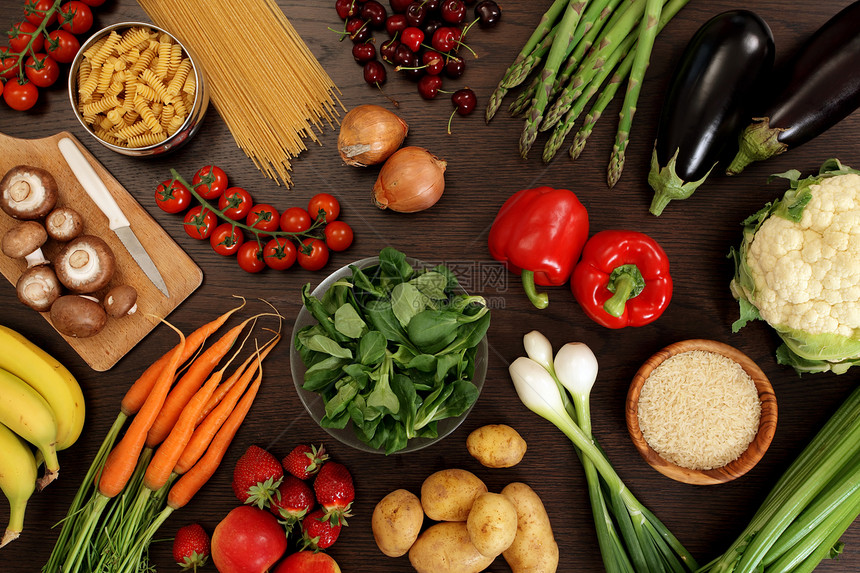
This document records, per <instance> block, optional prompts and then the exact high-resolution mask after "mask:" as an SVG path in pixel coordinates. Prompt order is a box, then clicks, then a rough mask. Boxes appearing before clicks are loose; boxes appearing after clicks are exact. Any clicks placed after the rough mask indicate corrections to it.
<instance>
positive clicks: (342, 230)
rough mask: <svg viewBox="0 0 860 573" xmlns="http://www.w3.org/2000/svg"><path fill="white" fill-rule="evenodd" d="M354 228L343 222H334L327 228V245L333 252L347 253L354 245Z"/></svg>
mask: <svg viewBox="0 0 860 573" xmlns="http://www.w3.org/2000/svg"><path fill="white" fill-rule="evenodd" d="M352 236H353V235H352V227H350V226H349V225H347V224H346V223H344V222H343V221H333V222H331V223H329V224H328V225H326V226H325V244H326V245H328V248H329V249H331V250H332V251H345V250H346V249H348V248H349V246H350V245H351V244H352Z"/></svg>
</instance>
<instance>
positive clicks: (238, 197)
mask: <svg viewBox="0 0 860 573" xmlns="http://www.w3.org/2000/svg"><path fill="white" fill-rule="evenodd" d="M253 206H254V200H253V199H251V194H250V193H248V192H247V191H245V190H244V189H242V188H241V187H230V188H229V189H227V190H226V191H224V194H223V195H221V197H220V198H219V199H218V208H219V209H220V210H221V211H222V212H223V213H224V216H226V217H229V218H230V219H233V220H234V221H241V220H242V219H244V218H245V217H247V216H248V213H250V212H251V207H253Z"/></svg>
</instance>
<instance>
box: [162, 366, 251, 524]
mask: <svg viewBox="0 0 860 573" xmlns="http://www.w3.org/2000/svg"><path fill="white" fill-rule="evenodd" d="M257 365H258V370H257V377H256V378H255V379H254V382H253V383H252V384H251V387H250V388H248V391H247V392H246V393H245V395H244V396H242V399H241V400H240V401H239V403H238V404H237V405H236V409H235V410H233V412H232V413H231V414H230V416H229V417H228V418H227V421H226V422H224V425H223V426H221V428H220V429H219V430H218V433H217V434H215V437H214V438H213V439H212V444H211V445H210V446H209V449H207V450H206V453H205V454H204V455H203V457H202V458H200V461H199V462H197V463H196V464H194V467H192V468H191V469H190V470H188V472H186V473H185V475H183V476H182V477H181V478H179V481H177V482H176V483H175V484H174V485H173V487H172V488H170V493H168V494H167V505H168V507H170V508H172V509H179V508H180V507H183V506H185V505H186V504H187V503H188V502H189V501H191V498H192V497H194V494H196V493H197V492H198V491H200V488H201V487H203V485H204V484H205V483H206V482H207V481H208V480H209V478H210V477H212V474H214V473H215V470H217V469H218V465H219V464H220V463H221V460H222V459H223V458H224V454H225V453H226V452H227V448H228V447H229V446H230V442H232V441H233V437H234V436H235V435H236V432H237V431H239V426H241V425H242V422H243V421H244V420H245V416H246V415H247V414H248V410H250V409H251V404H253V403H254V398H255V397H256V396H257V391H258V390H259V389H260V382H261V381H262V380H263V364H262V362H260V360H259V359H258V360H257Z"/></svg>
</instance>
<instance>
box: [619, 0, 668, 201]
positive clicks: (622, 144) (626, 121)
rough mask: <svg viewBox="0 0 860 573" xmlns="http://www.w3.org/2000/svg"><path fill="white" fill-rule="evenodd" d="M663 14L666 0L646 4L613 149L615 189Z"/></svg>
mask: <svg viewBox="0 0 860 573" xmlns="http://www.w3.org/2000/svg"><path fill="white" fill-rule="evenodd" d="M662 10H663V0H647V1H646V4H645V15H644V16H643V17H642V21H641V22H640V24H639V40H638V41H637V45H636V55H635V57H634V58H633V68H632V69H631V70H630V79H629V80H627V93H625V94H624V103H623V104H622V106H621V119H620V121H619V122H618V133H617V134H616V136H615V145H614V146H613V148H612V156H611V157H610V159H609V170H608V174H607V183H609V186H610V187H614V186H615V184H616V183H618V179H619V178H620V177H621V170H622V169H624V151H625V150H626V149H627V144H628V143H629V141H630V139H629V136H630V126H631V125H632V124H633V115H634V114H635V113H636V102H637V100H638V99H639V92H640V91H641V90H642V80H643V79H644V78H645V70H647V69H648V63H649V62H650V61H651V49H652V48H653V47H654V40H655V38H657V32H658V29H659V23H660V13H661V12H662Z"/></svg>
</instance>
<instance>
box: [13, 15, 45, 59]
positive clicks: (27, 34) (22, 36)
mask: <svg viewBox="0 0 860 573" xmlns="http://www.w3.org/2000/svg"><path fill="white" fill-rule="evenodd" d="M36 28H37V26H35V25H33V24H31V23H30V22H28V21H26V20H24V21H23V22H16V23H15V24H12V29H11V30H9V31H8V32H6V35H7V36H9V47H10V48H12V51H13V52H23V51H24V50H26V49H27V46H28V45H30V38H33V32H35V31H36ZM44 43H45V39H44V38H43V37H42V35H41V34H40V35H38V36H36V37H35V38H33V44H32V45H30V47H31V48H32V50H33V51H34V52H39V51H41V50H42V46H43V45H44Z"/></svg>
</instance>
